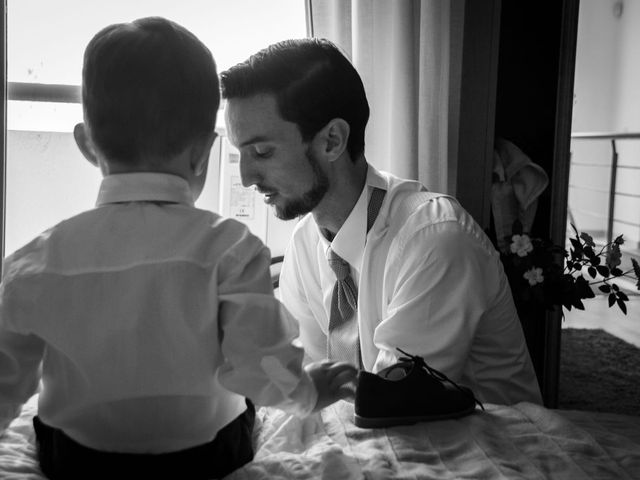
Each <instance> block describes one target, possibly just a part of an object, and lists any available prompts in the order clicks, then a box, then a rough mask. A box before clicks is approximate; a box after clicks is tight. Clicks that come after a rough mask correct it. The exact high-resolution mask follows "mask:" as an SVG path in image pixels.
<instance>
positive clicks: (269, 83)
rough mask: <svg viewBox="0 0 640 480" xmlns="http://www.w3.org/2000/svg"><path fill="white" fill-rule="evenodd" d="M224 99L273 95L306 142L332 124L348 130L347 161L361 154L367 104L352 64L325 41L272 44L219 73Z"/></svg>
mask: <svg viewBox="0 0 640 480" xmlns="http://www.w3.org/2000/svg"><path fill="white" fill-rule="evenodd" d="M220 79H221V88H222V97H223V98H225V99H231V98H234V97H235V98H246V97H250V96H253V95H256V94H264V93H266V94H273V95H275V98H276V102H277V105H278V109H279V113H280V115H281V116H282V118H283V119H285V120H287V121H289V122H293V123H295V124H297V125H298V128H299V129H300V132H301V134H302V137H303V139H304V140H305V141H308V140H310V139H311V138H313V136H314V135H315V134H316V133H317V132H318V131H320V130H321V129H322V128H323V127H324V126H325V125H326V124H327V123H328V122H329V121H330V120H332V119H334V118H341V119H343V120H345V121H346V122H347V123H348V124H349V127H350V134H349V141H348V145H347V149H348V152H349V154H350V156H351V158H352V159H353V160H354V161H355V159H356V157H357V156H358V155H359V154H360V153H362V152H363V151H364V131H365V127H366V125H367V121H368V119H369V104H368V102H367V97H366V94H365V91H364V86H363V84H362V80H361V79H360V76H359V75H358V72H357V71H356V69H355V68H354V67H353V65H352V64H351V62H350V61H349V60H348V59H347V58H346V57H345V56H344V55H343V54H342V53H341V52H340V50H339V49H338V48H337V47H336V46H335V45H334V44H333V43H331V42H330V41H329V40H326V39H319V38H305V39H298V40H285V41H283V42H279V43H276V44H273V45H271V46H269V47H267V48H265V49H263V50H261V51H259V52H258V53H256V54H254V55H252V56H251V57H249V59H248V60H246V61H244V62H242V63H240V64H238V65H235V66H234V67H231V68H230V69H229V70H226V71H224V72H222V73H221V74H220Z"/></svg>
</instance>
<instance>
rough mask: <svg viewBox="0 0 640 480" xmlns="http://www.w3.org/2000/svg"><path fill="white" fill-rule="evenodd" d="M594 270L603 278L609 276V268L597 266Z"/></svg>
mask: <svg viewBox="0 0 640 480" xmlns="http://www.w3.org/2000/svg"><path fill="white" fill-rule="evenodd" d="M596 270H598V273H599V274H600V275H602V276H603V277H608V276H609V267H606V266H604V265H598V266H597V267H596Z"/></svg>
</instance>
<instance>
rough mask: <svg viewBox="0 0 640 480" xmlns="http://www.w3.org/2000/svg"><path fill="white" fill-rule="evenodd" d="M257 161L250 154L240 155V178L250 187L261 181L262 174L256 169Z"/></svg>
mask: <svg viewBox="0 0 640 480" xmlns="http://www.w3.org/2000/svg"><path fill="white" fill-rule="evenodd" d="M256 170H257V169H256V162H255V161H254V160H252V159H251V158H250V157H249V156H248V155H240V178H241V179H242V186H243V187H250V186H251V185H255V184H257V183H258V182H259V181H260V175H259V174H258V172H257V171H256Z"/></svg>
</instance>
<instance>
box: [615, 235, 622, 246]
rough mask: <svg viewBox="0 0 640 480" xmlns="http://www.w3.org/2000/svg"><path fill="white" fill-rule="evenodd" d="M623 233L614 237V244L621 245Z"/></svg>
mask: <svg viewBox="0 0 640 480" xmlns="http://www.w3.org/2000/svg"><path fill="white" fill-rule="evenodd" d="M623 237H624V235H618V236H617V237H616V239H615V240H614V241H613V243H614V244H616V245H622V244H623V243H624V238H623Z"/></svg>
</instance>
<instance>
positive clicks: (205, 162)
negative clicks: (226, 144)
mask: <svg viewBox="0 0 640 480" xmlns="http://www.w3.org/2000/svg"><path fill="white" fill-rule="evenodd" d="M216 138H218V134H217V133H216V132H215V131H213V132H211V133H210V134H209V135H207V136H206V137H205V138H204V140H203V141H202V142H201V143H199V144H197V145H196V147H194V148H195V151H194V155H193V157H192V160H191V165H192V168H193V173H195V174H196V176H200V175H202V174H203V173H204V172H206V171H207V167H208V166H209V155H211V148H212V147H213V142H215V141H216Z"/></svg>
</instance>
